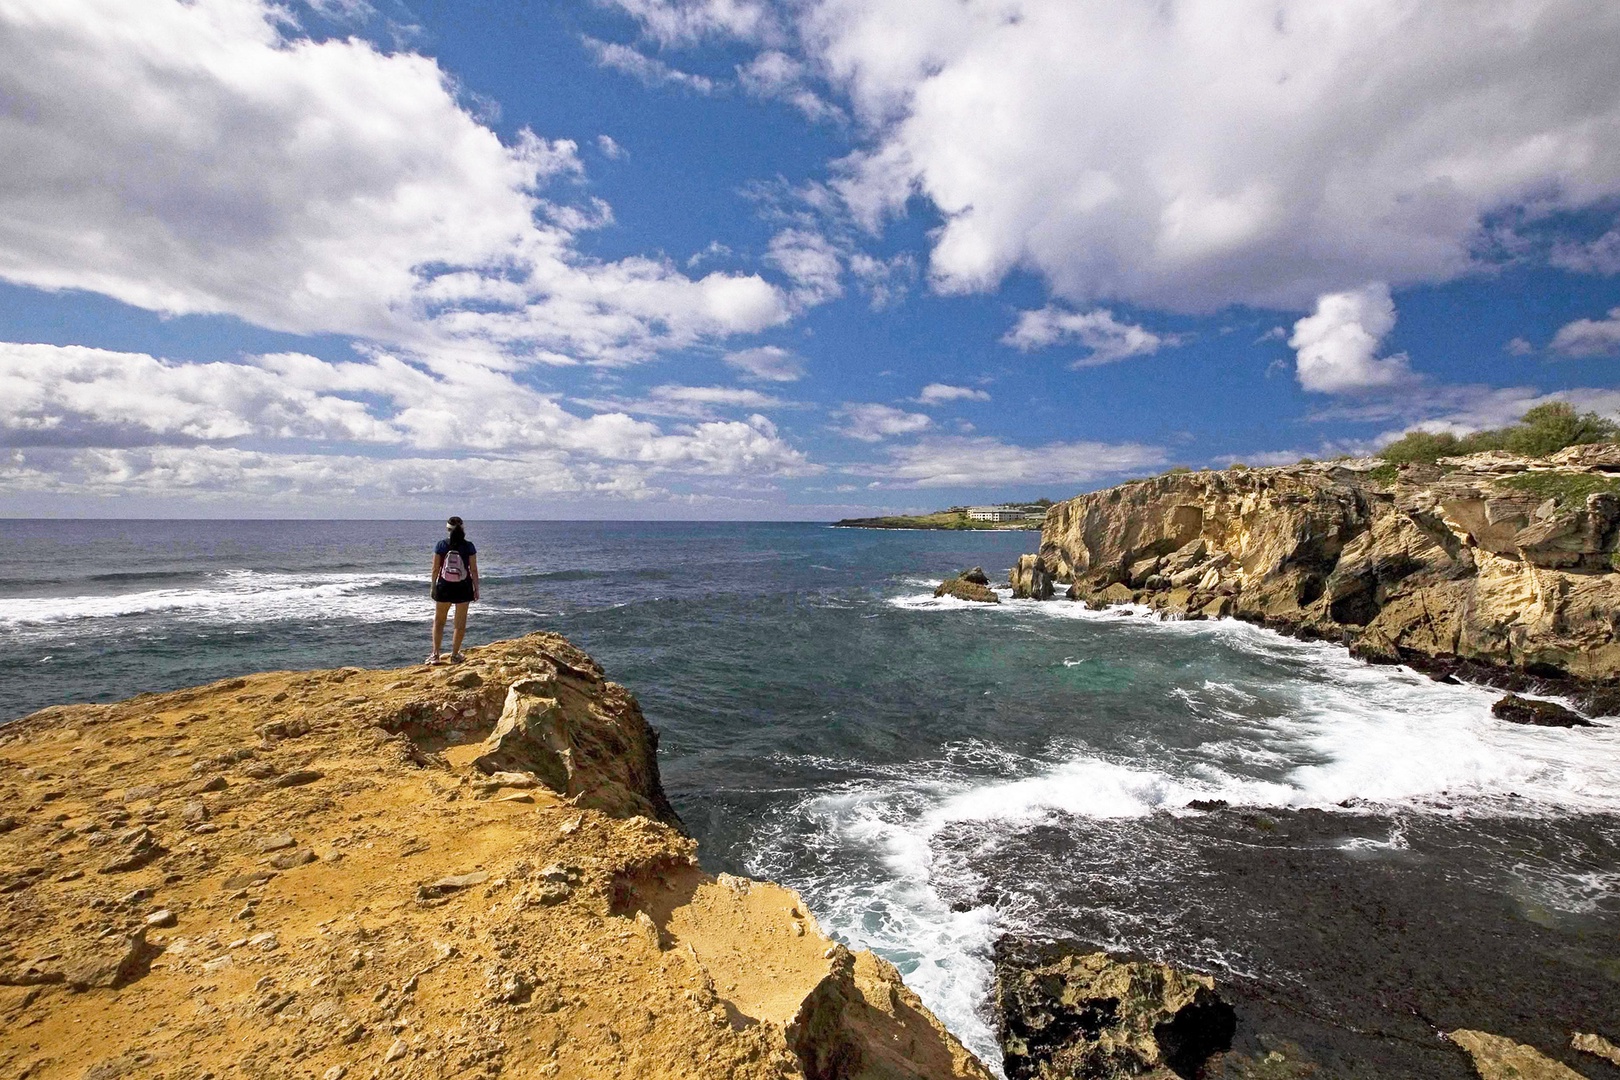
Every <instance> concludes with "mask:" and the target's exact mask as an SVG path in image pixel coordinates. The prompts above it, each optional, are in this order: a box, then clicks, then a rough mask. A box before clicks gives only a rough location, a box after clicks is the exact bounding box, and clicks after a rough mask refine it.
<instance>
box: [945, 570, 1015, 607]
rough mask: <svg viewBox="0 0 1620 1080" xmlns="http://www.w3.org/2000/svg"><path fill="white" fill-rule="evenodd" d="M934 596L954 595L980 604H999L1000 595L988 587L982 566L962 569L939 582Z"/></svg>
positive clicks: (988, 583)
mask: <svg viewBox="0 0 1620 1080" xmlns="http://www.w3.org/2000/svg"><path fill="white" fill-rule="evenodd" d="M934 595H935V596H954V597H956V598H957V599H958V600H972V601H975V602H976V603H980V604H999V603H1001V597H1000V596H998V595H996V592H995V590H994V589H992V588H990V578H989V577H988V576H987V575H986V574H985V572H984V569H983V568H982V567H978V566H975V567H974V568H973V569H971V570H963V571H962V572H961V573H960V574H954V575H952V576H951V577H948V578H946V579H945V580H944V581H942V582H940V583H939V586H938V587H937V588H935V589H934Z"/></svg>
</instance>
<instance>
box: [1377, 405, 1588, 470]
mask: <svg viewBox="0 0 1620 1080" xmlns="http://www.w3.org/2000/svg"><path fill="white" fill-rule="evenodd" d="M1617 438H1620V425H1617V424H1615V423H1614V421H1612V420H1608V419H1606V418H1604V417H1602V416H1599V415H1598V414H1597V413H1594V412H1587V413H1577V412H1576V411H1575V409H1574V407H1573V406H1571V405H1569V404H1568V403H1566V402H1562V401H1551V402H1548V403H1547V404H1545V405H1537V406H1536V407H1535V408H1533V409H1531V410H1529V411H1528V412H1526V413H1525V414H1524V415H1523V416H1521V417H1520V418H1519V422H1518V423H1516V424H1511V425H1509V426H1508V427H1504V428H1490V429H1486V430H1484V431H1475V432H1471V433H1469V434H1467V435H1453V434H1452V433H1451V432H1449V431H1438V432H1436V431H1408V432H1407V433H1406V434H1405V435H1403V436H1401V437H1400V438H1399V439H1396V440H1395V441H1394V442H1392V443H1390V444H1389V445H1388V446H1386V447H1384V448H1383V449H1382V450H1381V451H1379V454H1378V456H1379V457H1381V458H1383V459H1384V460H1385V461H1387V462H1389V463H1391V464H1393V465H1406V464H1410V463H1412V462H1432V461H1437V460H1439V459H1440V458H1443V457H1461V456H1463V455H1464V454H1478V453H1481V452H1483V451H1486V450H1506V451H1508V452H1509V453H1512V454H1522V455H1524V456H1525V457H1545V456H1547V455H1548V454H1555V453H1557V452H1558V451H1560V450H1563V449H1565V448H1566V447H1570V446H1576V445H1578V444H1581V443H1606V442H1614V441H1615V440H1616V439H1617Z"/></svg>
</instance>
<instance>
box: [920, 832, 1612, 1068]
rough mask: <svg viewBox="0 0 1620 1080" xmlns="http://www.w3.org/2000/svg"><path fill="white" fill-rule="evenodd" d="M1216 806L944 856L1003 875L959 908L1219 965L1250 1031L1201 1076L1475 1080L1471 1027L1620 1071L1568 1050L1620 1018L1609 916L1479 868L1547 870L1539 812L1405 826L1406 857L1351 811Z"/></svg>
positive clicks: (971, 836)
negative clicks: (1490, 823)
mask: <svg viewBox="0 0 1620 1080" xmlns="http://www.w3.org/2000/svg"><path fill="white" fill-rule="evenodd" d="M1209 805H1210V806H1211V808H1210V810H1209V811H1207V812H1205V813H1200V814H1196V815H1189V816H1186V817H1178V818H1175V819H1173V822H1172V820H1167V819H1166V816H1164V815H1159V816H1158V817H1159V820H1157V821H1154V822H1145V821H1109V820H1083V819H1065V818H1061V817H1060V818H1059V819H1057V820H1053V821H1050V822H1045V823H1042V824H1039V825H1036V826H1034V827H1032V828H1029V829H1027V830H1021V831H1020V835H1019V836H1017V837H1008V836H1007V835H1005V834H1004V833H1000V832H999V831H997V832H994V833H993V835H994V836H995V837H996V839H995V841H994V843H995V846H996V853H995V858H994V863H993V867H994V876H992V875H991V866H992V864H990V863H988V862H986V863H980V862H978V861H976V860H977V854H976V853H978V852H980V851H982V850H983V849H984V847H985V846H986V842H987V836H988V835H992V834H991V833H987V832H986V831H981V830H980V829H977V828H972V827H967V826H963V827H961V828H959V829H952V830H947V832H946V833H945V834H944V835H942V836H941V838H940V842H939V844H938V845H937V846H936V855H935V857H936V859H937V860H941V861H943V862H947V863H950V864H952V865H953V866H954V867H955V869H953V871H952V873H953V874H959V873H960V872H961V871H962V870H963V869H969V870H974V871H977V872H978V873H979V874H980V875H981V876H982V879H983V880H986V881H988V882H990V884H989V885H988V886H987V887H986V889H985V890H983V891H978V892H972V893H967V894H964V895H961V896H958V895H957V894H954V893H953V894H951V895H949V896H947V897H946V898H945V899H946V900H947V902H955V901H958V900H961V901H967V902H974V903H980V904H982V903H993V904H994V905H995V906H996V907H997V908H998V909H1000V910H1003V911H1005V912H1008V913H1016V915H1011V917H1014V918H1016V919H1017V921H1018V925H1019V926H1020V931H1021V933H1022V934H1024V935H1028V936H1030V937H1033V936H1035V935H1042V936H1048V937H1058V936H1061V937H1062V938H1064V939H1066V940H1071V941H1072V940H1080V941H1087V942H1102V941H1108V940H1110V939H1111V938H1112V939H1115V940H1118V939H1119V938H1120V937H1121V936H1123V937H1126V938H1127V939H1130V940H1135V941H1146V942H1151V943H1152V947H1153V948H1154V950H1155V957H1156V958H1158V959H1160V960H1162V961H1163V962H1165V963H1167V964H1169V965H1170V966H1172V967H1178V968H1182V969H1183V970H1188V969H1192V970H1197V969H1202V970H1204V971H1213V972H1215V975H1216V987H1215V988H1216V991H1217V993H1218V994H1219V996H1220V997H1221V998H1222V999H1223V1000H1225V1001H1227V1002H1228V1003H1230V1004H1231V1006H1232V1007H1233V1009H1234V1010H1235V1012H1236V1017H1237V1026H1236V1030H1235V1032H1234V1034H1233V1038H1232V1046H1231V1049H1230V1050H1229V1051H1227V1052H1226V1053H1224V1054H1221V1055H1217V1056H1215V1057H1213V1058H1211V1060H1210V1061H1209V1062H1208V1063H1207V1064H1206V1066H1205V1069H1204V1073H1203V1075H1205V1076H1206V1077H1221V1076H1228V1077H1245V1078H1248V1077H1270V1078H1283V1077H1292V1076H1311V1077H1316V1078H1318V1080H1321V1078H1336V1080H1397V1078H1398V1080H1469V1078H1471V1077H1475V1076H1477V1073H1476V1072H1475V1070H1474V1068H1473V1066H1472V1064H1471V1063H1470V1060H1469V1058H1468V1057H1467V1055H1465V1054H1463V1053H1460V1052H1459V1051H1458V1048H1457V1047H1456V1046H1455V1045H1454V1044H1453V1043H1451V1042H1449V1041H1447V1040H1446V1039H1444V1038H1443V1037H1442V1035H1443V1033H1444V1032H1447V1031H1452V1030H1457V1029H1461V1028H1468V1029H1478V1030H1485V1031H1491V1032H1496V1033H1500V1034H1503V1035H1506V1036H1511V1037H1512V1038H1513V1039H1514V1040H1515V1041H1516V1042H1521V1043H1525V1044H1529V1045H1532V1046H1534V1047H1536V1048H1537V1050H1538V1051H1539V1052H1540V1053H1542V1054H1543V1055H1545V1056H1548V1057H1550V1058H1552V1059H1554V1060H1559V1061H1562V1062H1564V1063H1565V1064H1566V1065H1568V1066H1570V1067H1572V1068H1574V1069H1575V1070H1576V1071H1577V1072H1580V1073H1581V1074H1582V1075H1583V1076H1586V1077H1587V1078H1588V1080H1620V1067H1616V1066H1615V1065H1612V1064H1610V1063H1609V1062H1608V1061H1606V1060H1604V1059H1602V1058H1600V1057H1598V1056H1594V1055H1592V1054H1589V1053H1582V1052H1580V1051H1576V1050H1572V1049H1571V1035H1572V1033H1573V1032H1598V1033H1608V1034H1609V1035H1610V1036H1612V1035H1613V1034H1614V1033H1615V1032H1616V1030H1617V1029H1620V999H1617V998H1616V997H1615V995H1614V993H1613V986H1614V978H1615V975H1614V973H1615V971H1616V970H1617V969H1616V968H1615V966H1614V958H1615V957H1616V956H1617V955H1620V954H1617V952H1616V949H1615V946H1614V942H1615V940H1616V939H1615V937H1614V934H1613V924H1612V920H1609V919H1594V918H1592V917H1590V916H1582V915H1576V914H1571V913H1569V912H1567V911H1559V910H1552V909H1549V908H1547V907H1546V906H1543V905H1542V904H1540V903H1538V902H1536V901H1535V900H1534V899H1532V898H1531V897H1530V896H1527V895H1525V893H1524V891H1523V889H1524V888H1525V887H1523V886H1521V892H1520V894H1519V895H1518V896H1517V897H1515V896H1513V895H1511V894H1508V893H1505V892H1504V891H1499V890H1498V889H1497V888H1495V887H1492V886H1489V885H1487V884H1486V883H1484V882H1482V881H1481V880H1480V878H1479V868H1478V866H1477V865H1476V864H1473V863H1472V862H1471V860H1472V859H1474V858H1478V857H1481V856H1482V855H1483V856H1489V857H1491V858H1493V859H1495V860H1496V861H1497V862H1498V864H1499V865H1501V866H1502V867H1503V868H1504V869H1506V868H1510V867H1513V866H1514V864H1515V862H1517V864H1518V866H1519V870H1518V871H1517V873H1518V874H1522V875H1524V878H1523V880H1527V881H1534V880H1536V878H1535V877H1534V876H1533V875H1534V874H1535V873H1536V872H1537V867H1536V866H1535V859H1534V856H1531V855H1527V853H1530V852H1534V851H1536V850H1537V849H1538V848H1541V847H1543V846H1545V845H1547V844H1549V837H1548V835H1547V833H1546V832H1545V831H1544V828H1543V826H1542V825H1541V823H1538V822H1536V821H1533V820H1526V821H1519V822H1501V823H1498V826H1497V828H1496V829H1495V830H1494V832H1493V834H1492V835H1481V833H1480V832H1479V831H1478V829H1477V828H1476V827H1475V826H1473V825H1471V824H1470V823H1469V822H1467V821H1466V820H1461V821H1457V820H1451V819H1448V818H1445V817H1434V818H1429V819H1425V820H1409V821H1407V822H1405V823H1404V824H1403V825H1402V829H1403V830H1404V832H1405V835H1404V837H1403V838H1402V839H1401V841H1400V843H1399V846H1396V847H1393V848H1392V847H1390V846H1388V844H1387V841H1388V839H1389V837H1390V823H1389V821H1388V820H1387V819H1381V818H1379V817H1375V816H1369V815H1363V814H1359V813H1356V812H1354V811H1340V812H1332V813H1329V812H1324V811H1283V810H1267V811H1264V812H1260V811H1256V810H1254V809H1253V808H1247V807H1241V806H1233V807H1219V806H1216V805H1213V804H1209ZM1613 829H1614V823H1613V821H1612V819H1610V818H1608V817H1606V816H1593V817H1590V818H1586V819H1582V820H1579V821H1564V822H1563V823H1561V825H1560V836H1561V837H1562V839H1559V840H1557V841H1555V842H1554V843H1556V844H1565V843H1569V844H1575V845H1579V846H1580V847H1582V848H1583V849H1589V850H1591V851H1593V852H1598V853H1600V854H1599V855H1597V856H1596V857H1597V858H1599V859H1601V858H1603V855H1602V854H1601V853H1603V852H1610V851H1612V850H1613V847H1612V845H1613V843H1614V836H1615V833H1614V831H1613ZM1469 848H1473V851H1472V852H1471V853H1470V854H1469V855H1461V853H1462V852H1464V851H1466V850H1467V849H1469ZM1052 866H1062V867H1070V868H1074V869H1073V872H1072V873H1069V874H1064V875H1057V876H1054V875H1051V874H1050V873H1049V872H1048V871H1047V870H1046V868H1049V867H1052ZM1504 876H1506V875H1504ZM1597 903H1598V904H1599V905H1604V904H1606V903H1607V901H1606V900H1604V899H1601V898H1598V899H1597ZM1300 928H1305V929H1303V930H1301V929H1300ZM1217 942H1218V943H1219V946H1218V947H1215V948H1214V949H1212V944H1213V943H1217ZM1090 948H1094V946H1087V947H1085V948H1082V949H1080V950H1079V951H1087V949H1090ZM1223 960H1226V961H1228V962H1229V963H1230V964H1231V965H1232V967H1233V968H1235V969H1236V970H1229V969H1223V967H1222V961H1223Z"/></svg>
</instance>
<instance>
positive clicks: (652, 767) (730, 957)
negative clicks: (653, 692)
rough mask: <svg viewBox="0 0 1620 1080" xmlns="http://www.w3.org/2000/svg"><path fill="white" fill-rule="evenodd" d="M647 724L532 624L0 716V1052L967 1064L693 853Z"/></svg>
mask: <svg viewBox="0 0 1620 1080" xmlns="http://www.w3.org/2000/svg"><path fill="white" fill-rule="evenodd" d="M655 745H656V740H655V736H654V735H653V733H652V731H651V729H650V728H648V727H647V725H646V722H645V721H644V720H643V719H642V716H641V711H640V709H639V707H638V706H637V705H636V702H635V699H634V698H633V697H632V696H631V695H630V694H629V693H628V692H627V691H625V690H624V689H623V688H622V687H619V686H616V685H614V684H613V683H611V682H608V681H607V680H606V679H605V678H604V677H603V674H602V672H601V669H600V668H599V667H597V665H596V664H595V663H594V662H593V661H591V659H590V658H589V657H587V656H586V655H585V654H584V653H581V652H580V651H579V650H577V649H575V648H574V647H573V646H571V645H569V644H568V643H567V642H566V641H564V640H563V639H562V638H560V637H557V636H555V635H544V634H539V635H532V636H530V637H527V638H523V639H520V640H518V641H512V642H503V643H499V644H495V645H490V646H486V647H484V648H480V649H472V650H469V659H468V661H467V662H466V663H465V664H461V665H457V666H455V667H449V668H427V667H416V668H411V669H405V670H401V671H361V670H357V669H352V668H346V669H343V670H340V671H318V672H272V673H267V674H262V675H254V676H250V677H247V678H242V679H233V680H229V681H226V682H222V683H215V684H213V685H212V686H205V687H199V688H196V689H192V690H184V691H180V692H177V693H172V694H147V695H142V696H141V697H137V698H133V699H131V700H129V701H125V702H120V703H118V704H114V705H85V706H72V707H61V708H52V709H47V710H45V711H43V712H41V713H36V714H34V715H33V716H31V717H25V718H23V719H21V720H18V721H16V722H14V723H12V724H9V725H6V726H5V727H4V728H0V801H3V803H4V805H5V807H6V808H7V813H6V815H5V818H4V823H3V825H0V867H3V868H4V869H3V870H0V890H4V892H3V898H4V904H3V905H0V1073H3V1074H4V1075H6V1076H25V1077H28V1078H29V1080H40V1078H56V1077H63V1078H73V1080H79V1078H81V1077H84V1076H104V1077H113V1076H117V1077H120V1078H124V1077H129V1078H138V1077H157V1076H163V1077H167V1078H170V1080H182V1078H189V1080H201V1078H203V1077H205V1076H209V1075H212V1076H215V1077H225V1076H232V1077H246V1078H249V1080H255V1078H262V1080H284V1078H290V1077H342V1076H345V1075H348V1076H367V1077H371V1076H381V1077H401V1078H405V1077H479V1076H494V1075H496V1074H500V1075H504V1076H520V1077H627V1078H628V1077H761V1078H763V1077H772V1078H784V1080H787V1078H800V1077H816V1078H818V1080H819V1078H823V1077H826V1078H831V1077H870V1078H878V1077H908V1078H909V1077H916V1078H922V1077H929V1078H933V1077H976V1078H983V1077H987V1076H988V1075H989V1074H988V1073H987V1072H986V1071H985V1070H984V1068H983V1067H982V1066H981V1065H980V1064H979V1062H977V1061H976V1060H975V1059H974V1058H973V1057H972V1056H971V1055H970V1054H969V1053H968V1052H967V1051H966V1050H964V1049H963V1047H962V1045H961V1044H960V1043H959V1042H958V1041H957V1040H956V1039H955V1038H953V1037H952V1036H951V1035H950V1034H949V1033H948V1032H946V1031H945V1030H944V1029H943V1028H942V1027H941V1025H940V1024H939V1023H938V1021H937V1020H935V1018H934V1017H933V1016H932V1015H930V1014H929V1013H928V1012H927V1010H925V1009H924V1008H923V1007H922V1006H921V1004H920V1003H919V1002H918V1001H917V999H916V997H915V996H914V995H913V994H912V993H911V992H910V991H909V990H907V989H906V987H905V986H904V984H903V983H902V982H901V981H900V978H899V976H898V974H897V973H896V972H895V970H894V969H893V968H892V967H890V966H889V965H887V964H885V963H883V962H882V961H880V960H878V959H877V958H875V957H873V956H870V955H868V954H865V953H860V954H851V953H850V952H848V951H847V950H845V949H844V948H843V947H842V946H840V945H837V944H835V943H834V942H833V941H831V940H830V939H828V938H827V937H826V936H825V935H824V934H822V933H821V931H820V929H819V927H817V925H816V922H815V920H814V919H813V918H812V917H811V916H810V913H809V911H808V910H807V909H806V908H805V906H804V903H803V901H802V900H801V899H800V898H799V897H798V896H797V895H795V894H794V893H792V892H790V891H788V890H786V889H782V888H780V887H778V886H775V885H771V884H767V883H761V882H747V881H743V880H741V879H735V878H727V877H724V876H722V877H719V878H716V877H714V876H712V875H710V874H707V873H705V872H704V871H703V870H702V869H700V868H699V867H698V865H697V862H696V845H695V843H694V842H693V841H692V840H691V839H689V838H688V837H687V836H685V835H684V834H683V832H682V829H681V825H680V821H679V819H678V818H677V817H676V815H675V813H674V811H673V809H672V808H671V807H670V805H669V802H668V800H667V799H666V798H665V797H664V793H663V790H662V788H661V786H660V784H659V779H658V768H657V760H656V755H655ZM289 778H292V779H289ZM512 793H518V794H521V795H523V796H525V798H526V799H527V801H521V800H514V799H511V798H508V797H503V796H507V795H510V794H512ZM294 855H296V857H290V856H294Z"/></svg>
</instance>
